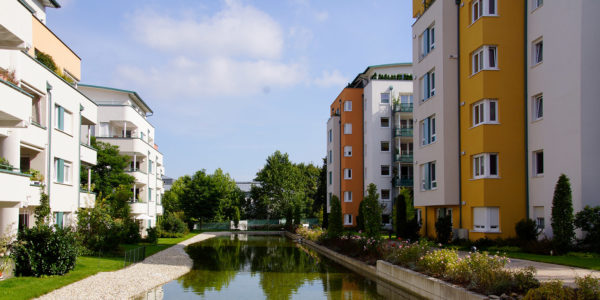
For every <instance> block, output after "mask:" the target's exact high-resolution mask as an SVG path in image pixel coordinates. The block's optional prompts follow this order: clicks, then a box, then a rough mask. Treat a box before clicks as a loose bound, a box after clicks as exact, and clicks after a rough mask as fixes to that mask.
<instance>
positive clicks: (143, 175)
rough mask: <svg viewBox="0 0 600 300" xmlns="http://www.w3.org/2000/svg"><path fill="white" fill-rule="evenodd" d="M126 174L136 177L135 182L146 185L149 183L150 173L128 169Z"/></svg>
mask: <svg viewBox="0 0 600 300" xmlns="http://www.w3.org/2000/svg"><path fill="white" fill-rule="evenodd" d="M125 173H127V174H129V175H131V176H133V177H135V182H136V183H138V184H143V185H145V184H146V182H148V173H147V172H145V171H144V170H142V169H139V168H130V169H126V170H125Z"/></svg>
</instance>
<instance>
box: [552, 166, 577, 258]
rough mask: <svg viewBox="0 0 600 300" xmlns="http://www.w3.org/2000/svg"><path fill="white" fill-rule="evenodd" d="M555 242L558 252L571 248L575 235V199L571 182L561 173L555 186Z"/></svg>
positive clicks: (553, 227)
mask: <svg viewBox="0 0 600 300" xmlns="http://www.w3.org/2000/svg"><path fill="white" fill-rule="evenodd" d="M552 232H553V234H554V237H553V243H554V246H555V248H556V250H557V251H558V252H561V253H564V252H567V251H568V250H569V248H570V247H571V244H572V242H573V237H574V236H575V231H574V229H573V200H572V195H571V184H570V182H569V178H568V177H567V176H566V175H565V174H561V175H560V177H559V178H558V181H557V182H556V186H555V187H554V198H553V199H552Z"/></svg>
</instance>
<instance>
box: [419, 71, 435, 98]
mask: <svg viewBox="0 0 600 300" xmlns="http://www.w3.org/2000/svg"><path fill="white" fill-rule="evenodd" d="M421 90H422V91H423V94H422V97H421V101H425V100H427V99H429V98H431V97H433V96H434V95H435V71H433V70H431V71H429V72H428V73H426V74H425V75H423V77H421Z"/></svg>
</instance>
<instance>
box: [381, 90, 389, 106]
mask: <svg viewBox="0 0 600 300" xmlns="http://www.w3.org/2000/svg"><path fill="white" fill-rule="evenodd" d="M386 103H390V93H381V104H386Z"/></svg>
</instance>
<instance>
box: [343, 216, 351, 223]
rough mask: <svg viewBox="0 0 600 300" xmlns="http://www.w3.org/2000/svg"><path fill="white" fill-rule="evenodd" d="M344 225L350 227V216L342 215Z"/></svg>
mask: <svg viewBox="0 0 600 300" xmlns="http://www.w3.org/2000/svg"><path fill="white" fill-rule="evenodd" d="M344 225H352V215H351V214H344Z"/></svg>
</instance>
